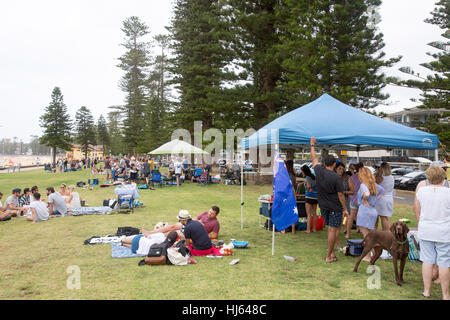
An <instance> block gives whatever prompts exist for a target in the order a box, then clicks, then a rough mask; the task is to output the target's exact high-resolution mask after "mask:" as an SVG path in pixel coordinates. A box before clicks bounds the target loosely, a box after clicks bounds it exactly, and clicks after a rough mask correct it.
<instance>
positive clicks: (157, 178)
mask: <svg viewBox="0 0 450 320" xmlns="http://www.w3.org/2000/svg"><path fill="white" fill-rule="evenodd" d="M150 181H151V182H152V186H155V183H158V184H159V186H160V187H162V186H163V185H164V182H163V179H162V177H161V173H160V172H152V178H151V179H150Z"/></svg>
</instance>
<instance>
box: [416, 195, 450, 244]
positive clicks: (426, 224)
mask: <svg viewBox="0 0 450 320" xmlns="http://www.w3.org/2000/svg"><path fill="white" fill-rule="evenodd" d="M417 200H418V201H419V203H420V218H419V225H418V231H419V232H418V236H419V239H421V240H427V241H434V242H450V188H446V187H435V186H425V187H421V188H419V190H418V191H417Z"/></svg>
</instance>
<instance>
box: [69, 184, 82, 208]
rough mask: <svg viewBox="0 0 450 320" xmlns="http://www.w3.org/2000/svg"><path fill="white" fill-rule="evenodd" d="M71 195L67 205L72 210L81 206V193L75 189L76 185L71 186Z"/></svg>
mask: <svg viewBox="0 0 450 320" xmlns="http://www.w3.org/2000/svg"><path fill="white" fill-rule="evenodd" d="M69 192H70V196H69V197H68V198H67V200H66V201H67V206H68V207H69V209H70V210H72V209H78V208H81V199H80V194H79V193H78V192H76V191H75V187H74V186H69Z"/></svg>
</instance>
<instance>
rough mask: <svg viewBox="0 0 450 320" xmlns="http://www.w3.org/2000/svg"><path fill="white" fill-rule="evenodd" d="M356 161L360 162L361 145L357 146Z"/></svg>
mask: <svg viewBox="0 0 450 320" xmlns="http://www.w3.org/2000/svg"><path fill="white" fill-rule="evenodd" d="M356 162H358V163H359V145H357V146H356Z"/></svg>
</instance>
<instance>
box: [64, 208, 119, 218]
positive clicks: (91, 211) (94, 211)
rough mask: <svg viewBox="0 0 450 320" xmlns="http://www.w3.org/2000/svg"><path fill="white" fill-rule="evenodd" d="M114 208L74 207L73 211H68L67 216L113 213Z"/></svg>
mask: <svg viewBox="0 0 450 320" xmlns="http://www.w3.org/2000/svg"><path fill="white" fill-rule="evenodd" d="M111 211H112V209H111V208H110V207H81V208H74V209H72V211H68V212H67V213H66V216H84V215H97V214H111Z"/></svg>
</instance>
